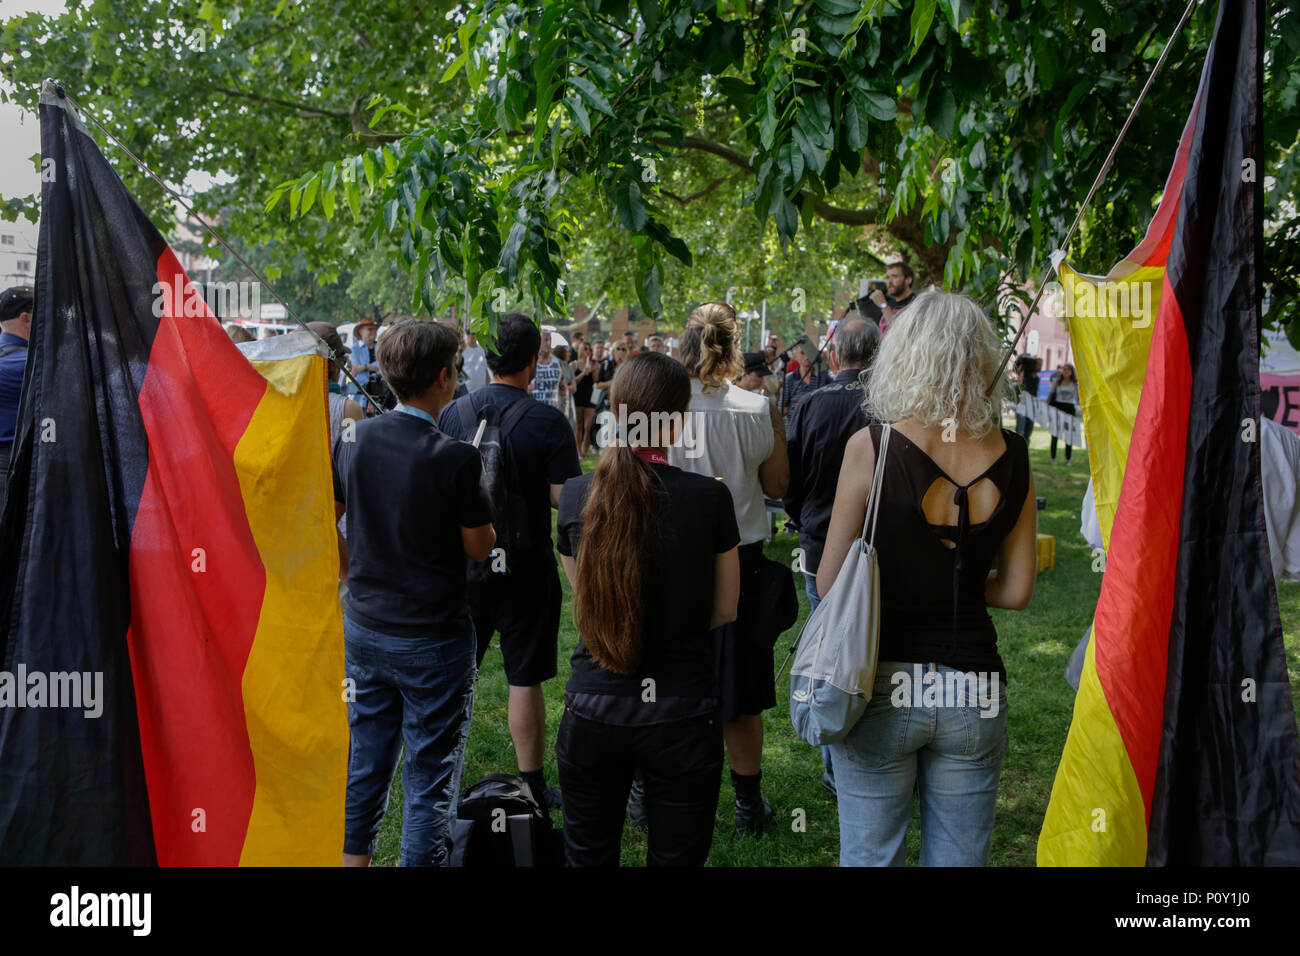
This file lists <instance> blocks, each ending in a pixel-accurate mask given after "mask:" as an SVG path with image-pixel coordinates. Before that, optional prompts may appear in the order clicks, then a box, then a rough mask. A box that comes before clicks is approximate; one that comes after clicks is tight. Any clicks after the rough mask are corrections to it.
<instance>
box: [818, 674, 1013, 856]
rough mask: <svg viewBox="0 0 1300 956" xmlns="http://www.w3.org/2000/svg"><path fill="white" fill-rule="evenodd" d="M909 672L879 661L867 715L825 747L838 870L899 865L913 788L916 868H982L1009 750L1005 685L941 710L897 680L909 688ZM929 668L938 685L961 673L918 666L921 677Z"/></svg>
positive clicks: (985, 687)
mask: <svg viewBox="0 0 1300 956" xmlns="http://www.w3.org/2000/svg"><path fill="white" fill-rule="evenodd" d="M913 667H914V665H912V664H904V663H895V662H888V661H882V662H881V663H880V665H879V668H878V669H877V671H876V683H875V687H874V689H873V691H872V696H871V701H870V703H868V704H867V710H866V713H864V714H863V716H862V719H861V720H860V721H858V723H857V725H856V726H855V727H854V728H853V729H852V730H851V731H849V734H848V736H847V737H846V738H845V739H844V742H843V743H839V744H833V745H832V746H831V750H832V752H833V754H834V761H835V769H836V785H837V788H838V791H839V810H840V865H841V866H902V865H903V862H904V859H905V857H906V853H907V826H908V823H909V821H910V820H911V816H912V792H913V790H915V791H917V792H918V794H919V795H920V800H921V865H922V866H986V865H987V864H988V859H989V847H990V844H991V842H992V839H993V817H994V813H995V811H996V809H997V799H998V781H999V779H1000V778H1001V776H1002V759H1003V757H1004V756H1005V755H1006V751H1007V699H1006V688H1005V687H1004V686H1002V684H1001V682H1000V681H999V683H998V687H997V690H996V694H995V693H994V688H993V686H992V682H991V679H990V680H986V681H984V682H982V683H981V684H980V692H979V696H978V698H977V699H974V700H972V699H971V698H969V697H968V698H967V699H966V700H965V701H964V702H958V701H957V698H955V697H954V696H953V695H947V698H948V699H941V700H940V701H939V704H938V706H934V705H933V704H932V705H931V706H924V705H920V701H919V694H918V695H917V696H916V697H913V696H912V695H911V694H908V693H904V690H905V687H904V685H903V683H902V682H901V680H900V679H898V678H895V677H894V674H895V673H898V672H903V673H906V674H907V675H908V678H909V680H908V685H907V688H906V689H907V690H910V689H911V684H912V683H914V681H913V680H912V677H913V675H914V674H915V673H916V672H915V671H914V670H913ZM930 670H933V673H934V677H933V679H934V680H935V681H936V684H937V685H938V686H942V682H943V681H944V679H945V675H949V674H951V675H958V674H960V673H961V672H960V671H957V670H955V669H953V668H951V667H945V666H943V665H942V664H931V665H924V670H923V671H922V673H924V672H925V671H930ZM992 676H993V677H996V676H997V675H992ZM949 680H952V678H949ZM974 696H976V695H972V697H974Z"/></svg>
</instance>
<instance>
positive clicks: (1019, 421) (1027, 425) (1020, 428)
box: [1016, 412, 1034, 445]
mask: <svg viewBox="0 0 1300 956" xmlns="http://www.w3.org/2000/svg"><path fill="white" fill-rule="evenodd" d="M1033 433H1034V420H1033V419H1032V418H1030V417H1029V416H1028V415H1021V414H1020V413H1019V412H1016V434H1017V435H1019V436H1020V437H1021V438H1023V439H1024V440H1025V444H1026V445H1028V444H1029V436H1030V435H1032V434H1033Z"/></svg>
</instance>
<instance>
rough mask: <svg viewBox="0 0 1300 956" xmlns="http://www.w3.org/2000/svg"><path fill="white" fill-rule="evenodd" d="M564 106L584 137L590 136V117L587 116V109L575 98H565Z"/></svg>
mask: <svg viewBox="0 0 1300 956" xmlns="http://www.w3.org/2000/svg"><path fill="white" fill-rule="evenodd" d="M564 105H565V106H566V107H567V108H568V110H569V115H570V116H572V117H573V122H575V123H576V124H577V125H578V129H580V130H582V134H583V135H584V136H590V135H591V117H590V116H588V115H587V107H585V106H583V105H582V100H580V99H579V98H578V97H576V96H566V97H565V98H564Z"/></svg>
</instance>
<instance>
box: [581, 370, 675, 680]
mask: <svg viewBox="0 0 1300 956" xmlns="http://www.w3.org/2000/svg"><path fill="white" fill-rule="evenodd" d="M690 401H691V380H690V376H689V375H687V373H686V369H685V367H684V366H682V364H681V363H680V362H677V361H676V360H674V359H672V358H670V357H669V356H667V355H661V354H660V353H658V352H638V353H636V354H635V355H630V356H628V358H627V359H625V360H624V362H623V364H622V365H620V366H619V368H618V371H617V372H616V373H615V375H614V380H613V382H612V383H611V384H610V406H611V408H612V409H618V410H620V411H621V410H622V409H623V408H625V409H626V415H627V417H628V418H630V417H631V415H632V413H634V412H635V413H639V414H641V415H646V416H650V415H653V414H655V413H658V414H659V415H660V416H663V415H665V414H667V415H676V416H679V417H680V416H682V415H684V414H685V412H686V408H687V406H688V405H689V404H690ZM620 417H621V416H620ZM624 420H626V418H625V419H624ZM651 420H652V421H663V419H662V418H658V419H651ZM662 439H663V436H660V440H661V441H662ZM661 487H662V486H661V485H660V483H659V479H658V476H656V475H655V474H654V471H653V470H652V469H651V468H650V466H649V465H648V464H647V463H646V462H644V461H642V460H641V459H640V458H638V457H637V456H636V455H635V454H634V453H633V451H632V449H631V448H629V447H628V445H627V443H626V439H625V438H624V439H622V440H620V441H619V442H618V443H617V444H615V445H614V446H613V447H612V448H610V449H608V450H607V451H606V452H605V453H604V454H603V455H601V456H600V462H599V463H598V464H597V465H596V472H595V474H594V475H593V477H592V479H591V490H590V491H589V492H588V495H587V504H586V507H585V508H584V510H583V528H582V542H581V544H579V546H578V574H577V583H576V585H575V587H574V592H573V597H574V611H575V616H576V619H577V624H578V631H579V632H580V633H581V634H582V639H583V641H585V642H586V645H587V652H588V653H589V654H591V659H592V660H594V661H595V662H596V663H597V664H599V665H600V666H601V667H604V668H605V669H607V670H611V671H614V672H615V673H617V674H632V673H635V672H636V670H637V669H638V668H639V667H640V666H641V658H642V651H643V644H642V641H643V639H644V633H643V620H642V618H643V616H644V611H645V593H644V590H643V589H644V587H645V573H646V572H647V571H648V570H649V562H650V555H651V551H652V548H651V544H652V537H651V535H652V532H653V530H654V526H655V520H656V511H657V510H658V507H657V506H658V495H659V491H660V488H661Z"/></svg>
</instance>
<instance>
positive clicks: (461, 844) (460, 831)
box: [451, 817, 474, 867]
mask: <svg viewBox="0 0 1300 956" xmlns="http://www.w3.org/2000/svg"><path fill="white" fill-rule="evenodd" d="M451 834H452V836H451V865H452V866H456V867H463V866H464V865H465V856H466V854H467V853H468V852H469V841H470V839H471V838H472V837H473V834H474V821H473V820H463V819H460V818H459V817H458V818H457V819H455V820H453V821H452V823H451Z"/></svg>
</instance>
